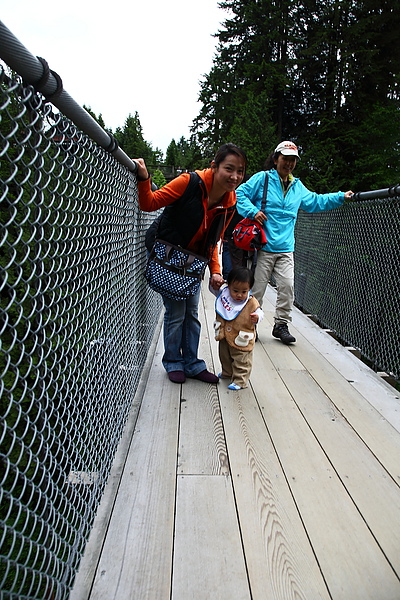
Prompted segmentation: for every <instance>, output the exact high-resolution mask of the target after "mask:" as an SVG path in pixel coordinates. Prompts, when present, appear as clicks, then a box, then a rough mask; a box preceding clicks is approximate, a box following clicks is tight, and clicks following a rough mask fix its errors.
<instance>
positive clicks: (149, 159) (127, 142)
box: [114, 112, 161, 165]
mask: <svg viewBox="0 0 400 600" xmlns="http://www.w3.org/2000/svg"><path fill="white" fill-rule="evenodd" d="M114 135H115V138H116V140H117V142H118V144H119V145H120V147H121V148H122V150H123V151H124V152H125V153H126V154H127V155H128V156H129V157H130V158H144V160H145V161H146V163H148V164H149V165H154V164H156V163H157V162H159V160H160V157H161V152H160V150H158V149H156V150H153V148H152V146H151V144H149V143H148V142H146V141H145V139H144V138H143V129H142V126H141V124H140V119H139V115H138V113H137V112H135V114H134V115H133V116H132V115H131V114H130V115H129V116H128V117H127V119H126V121H125V125H124V127H123V128H121V127H117V129H116V131H115V134H114Z"/></svg>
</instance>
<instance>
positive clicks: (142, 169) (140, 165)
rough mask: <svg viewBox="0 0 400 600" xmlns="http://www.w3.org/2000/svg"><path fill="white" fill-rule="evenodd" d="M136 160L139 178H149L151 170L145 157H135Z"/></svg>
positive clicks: (140, 179) (142, 179) (143, 179)
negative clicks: (148, 168) (149, 170)
mask: <svg viewBox="0 0 400 600" xmlns="http://www.w3.org/2000/svg"><path fill="white" fill-rule="evenodd" d="M134 162H135V163H136V164H137V178H138V180H139V181H145V180H146V179H148V178H149V172H148V170H147V167H146V163H145V162H144V159H143V158H135V159H134Z"/></svg>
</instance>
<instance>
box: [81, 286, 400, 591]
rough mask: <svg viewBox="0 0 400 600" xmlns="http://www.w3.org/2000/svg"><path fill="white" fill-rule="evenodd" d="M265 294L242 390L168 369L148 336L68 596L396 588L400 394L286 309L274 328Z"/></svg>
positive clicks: (208, 323)
mask: <svg viewBox="0 0 400 600" xmlns="http://www.w3.org/2000/svg"><path fill="white" fill-rule="evenodd" d="M273 304H274V291H273V290H272V289H268V291H267V294H266V299H265V303H264V310H265V314H266V318H265V319H264V321H263V322H262V324H261V326H260V331H259V338H260V339H259V342H258V343H257V344H256V348H255V353H254V368H253V373H252V377H251V387H249V388H248V389H246V390H241V391H239V392H233V391H229V390H228V389H227V382H225V381H222V382H221V383H220V384H219V385H218V386H215V385H214V386H212V385H206V384H204V383H201V382H198V381H195V380H188V381H187V382H186V383H185V384H184V385H182V386H180V385H176V384H172V383H170V382H169V380H168V379H167V377H166V375H165V372H164V371H163V369H162V366H161V355H162V343H161V341H159V343H158V345H157V348H156V351H155V354H154V358H153V362H152V366H151V369H150V375H149V378H148V380H147V384H146V386H145V389H144V390H143V394H142V398H141V403H140V407H139V406H137V410H136V412H134V417H132V419H133V421H132V422H131V423H130V424H128V427H127V434H126V436H128V437H125V443H124V444H123V446H125V448H126V447H127V446H129V448H128V451H127V452H125V450H124V449H123V448H122V450H121V451H122V454H123V455H124V459H121V457H120V459H119V465H118V464H117V466H116V468H115V470H114V472H113V474H112V477H111V478H110V483H109V485H108V490H107V492H106V494H105V499H104V502H103V505H102V506H101V508H100V511H99V515H98V518H97V523H96V527H95V529H94V531H93V534H92V538H91V540H90V542H89V544H88V548H87V552H86V555H85V558H84V560H83V562H82V566H81V569H80V573H79V574H78V578H77V582H76V585H75V587H74V590H73V592H72V595H71V598H72V599H73V600H76V599H80V600H86V599H90V600H102V599H104V600H112V599H115V600H128V599H135V600H145V599H148V600H156V599H160V600H167V599H170V598H172V599H173V600H189V599H194V600H206V599H207V600H208V599H211V600H225V599H226V600H242V599H243V600H245V599H246V600H248V599H253V600H291V599H297V600H301V599H304V600H314V599H317V598H318V599H326V600H328V599H332V600H356V599H360V600H399V599H400V401H399V397H398V394H396V391H395V390H394V389H393V388H391V387H390V386H389V385H388V384H387V383H385V382H383V381H382V380H381V379H380V378H379V376H378V375H376V374H375V373H373V372H372V371H370V370H369V369H368V368H367V367H366V366H365V365H363V364H362V363H361V362H360V361H358V359H357V358H355V357H354V356H353V355H352V354H351V353H350V352H349V351H348V350H346V349H345V348H343V347H342V346H340V345H339V344H338V343H337V342H336V341H335V340H333V339H332V338H331V336H329V334H328V333H326V332H324V331H322V330H321V329H320V328H319V327H318V326H316V325H315V324H314V323H313V322H312V321H311V320H310V319H309V318H307V317H306V316H305V315H303V314H301V313H300V312H299V311H297V310H296V311H295V313H294V317H293V324H292V326H291V331H292V332H293V333H294V335H295V336H296V338H297V343H296V344H294V345H292V346H289V347H288V346H284V345H283V344H282V343H281V342H279V341H278V340H275V339H274V338H272V337H271V323H272V321H273V319H272V315H273ZM201 318H202V323H203V329H202V340H201V344H202V354H201V355H202V356H203V357H204V358H205V359H206V362H207V364H208V365H209V367H210V368H211V369H212V368H213V365H214V368H215V372H218V369H219V363H218V358H217V344H216V342H215V341H214V340H213V335H212V322H213V320H214V311H213V297H212V296H211V294H209V293H208V292H207V291H206V292H205V293H204V299H203V303H202V305H201ZM228 383H229V382H228ZM121 456H122V455H121ZM117 463H118V460H117ZM120 475H122V477H121V478H120ZM116 490H117V494H116V496H115V498H114V495H115V491H116Z"/></svg>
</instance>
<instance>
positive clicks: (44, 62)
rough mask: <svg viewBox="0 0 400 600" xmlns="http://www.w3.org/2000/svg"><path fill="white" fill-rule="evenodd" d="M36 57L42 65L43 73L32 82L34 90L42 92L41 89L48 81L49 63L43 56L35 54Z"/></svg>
mask: <svg viewBox="0 0 400 600" xmlns="http://www.w3.org/2000/svg"><path fill="white" fill-rule="evenodd" d="M36 58H37V59H38V61H39V62H40V63H41V64H42V67H43V73H42V76H41V78H40V79H38V81H36V82H35V83H34V84H33V87H34V88H35V90H36V91H37V92H43V89H44V88H45V87H46V85H47V83H48V81H49V77H50V67H49V63H48V62H47V60H45V59H44V58H42V57H41V56H37V57H36Z"/></svg>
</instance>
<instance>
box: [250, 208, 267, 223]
mask: <svg viewBox="0 0 400 600" xmlns="http://www.w3.org/2000/svg"><path fill="white" fill-rule="evenodd" d="M253 218H254V221H257V223H259V224H260V225H263V223H264V221H266V220H267V215H266V214H265V213H263V211H262V210H259V211H258V213H257V214H256V215H255V216H254V217H253Z"/></svg>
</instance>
